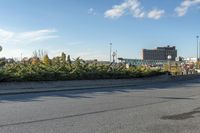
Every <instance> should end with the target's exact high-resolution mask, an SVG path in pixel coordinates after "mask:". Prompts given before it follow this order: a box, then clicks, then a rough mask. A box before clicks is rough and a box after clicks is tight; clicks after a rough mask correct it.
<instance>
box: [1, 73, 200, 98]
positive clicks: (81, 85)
mask: <svg viewBox="0 0 200 133" xmlns="http://www.w3.org/2000/svg"><path fill="white" fill-rule="evenodd" d="M194 78H199V75H193V76H191V75H190V76H177V77H171V76H168V75H162V76H157V77H149V78H142V79H118V80H79V81H47V82H3V83H0V95H14V94H26V93H41V92H56V91H73V90H84V89H87V90H89V89H100V88H108V89H109V88H113V87H124V86H139V85H144V84H152V83H156V82H171V81H177V80H189V79H194Z"/></svg>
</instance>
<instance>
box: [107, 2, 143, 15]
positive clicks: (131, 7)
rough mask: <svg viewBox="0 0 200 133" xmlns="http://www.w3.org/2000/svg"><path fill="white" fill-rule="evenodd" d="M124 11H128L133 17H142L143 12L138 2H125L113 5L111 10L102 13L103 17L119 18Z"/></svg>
mask: <svg viewBox="0 0 200 133" xmlns="http://www.w3.org/2000/svg"><path fill="white" fill-rule="evenodd" d="M126 11H130V12H131V14H132V15H133V16H134V17H141V18H142V17H144V14H145V13H144V11H143V9H142V8H141V6H140V2H139V1H138V0H126V1H124V2H123V3H122V4H120V5H115V6H113V7H112V9H110V10H107V11H106V12H105V13H104V16H105V17H107V18H119V17H121V16H122V15H124V13H125V12H126Z"/></svg>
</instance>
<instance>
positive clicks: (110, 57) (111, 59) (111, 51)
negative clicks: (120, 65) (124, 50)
mask: <svg viewBox="0 0 200 133" xmlns="http://www.w3.org/2000/svg"><path fill="white" fill-rule="evenodd" d="M110 62H112V43H110Z"/></svg>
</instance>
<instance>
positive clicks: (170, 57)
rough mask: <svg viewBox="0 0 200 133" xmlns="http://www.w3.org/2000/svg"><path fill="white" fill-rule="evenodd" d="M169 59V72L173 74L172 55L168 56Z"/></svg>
mask: <svg viewBox="0 0 200 133" xmlns="http://www.w3.org/2000/svg"><path fill="white" fill-rule="evenodd" d="M167 59H168V65H169V72H170V73H171V62H170V61H171V59H172V56H171V55H168V56H167Z"/></svg>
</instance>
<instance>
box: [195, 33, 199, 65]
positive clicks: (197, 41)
mask: <svg viewBox="0 0 200 133" xmlns="http://www.w3.org/2000/svg"><path fill="white" fill-rule="evenodd" d="M196 38H197V65H196V68H198V61H199V36H196Z"/></svg>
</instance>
